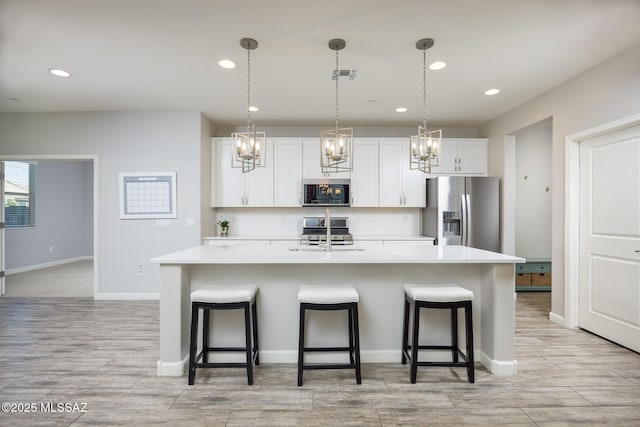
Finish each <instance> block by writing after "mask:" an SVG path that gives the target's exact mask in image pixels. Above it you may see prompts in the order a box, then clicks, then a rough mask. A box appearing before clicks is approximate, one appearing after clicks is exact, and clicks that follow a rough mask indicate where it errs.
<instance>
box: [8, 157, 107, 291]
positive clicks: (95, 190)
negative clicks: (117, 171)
mask: <svg viewBox="0 0 640 427" xmlns="http://www.w3.org/2000/svg"><path fill="white" fill-rule="evenodd" d="M19 160H35V161H37V160H42V161H45V160H61V161H64V160H69V161H73V160H85V161H92V162H93V298H94V299H95V298H96V295H98V289H100V288H99V286H98V285H99V283H98V213H99V210H98V200H99V199H98V156H97V155H95V154H53V155H43V154H22V155H15V154H12V155H0V161H19ZM1 208H3V209H4V207H1ZM0 243H1V244H2V245H3V247H2V254H3V256H4V254H5V253H6V250H5V249H6V248H5V247H4V244H5V239H2V242H0Z"/></svg>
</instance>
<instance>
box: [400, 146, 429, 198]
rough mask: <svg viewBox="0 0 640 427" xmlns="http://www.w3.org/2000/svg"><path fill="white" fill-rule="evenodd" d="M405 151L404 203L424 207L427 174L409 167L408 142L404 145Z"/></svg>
mask: <svg viewBox="0 0 640 427" xmlns="http://www.w3.org/2000/svg"><path fill="white" fill-rule="evenodd" d="M405 148H406V150H404V152H405V153H406V156H405V159H406V160H405V161H403V164H404V166H405V174H404V186H403V191H404V195H403V198H404V205H405V206H407V207H414V208H424V207H425V206H426V205H427V174H426V173H424V172H422V171H419V170H411V169H409V143H408V142H407V143H406V145H405Z"/></svg>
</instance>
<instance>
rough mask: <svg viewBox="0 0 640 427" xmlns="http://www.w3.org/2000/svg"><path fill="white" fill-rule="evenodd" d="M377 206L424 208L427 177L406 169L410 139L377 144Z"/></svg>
mask: <svg viewBox="0 0 640 427" xmlns="http://www.w3.org/2000/svg"><path fill="white" fill-rule="evenodd" d="M379 155H380V157H379V162H378V164H379V169H378V170H379V182H380V185H379V206H384V207H424V206H425V203H426V190H425V182H426V178H427V176H426V175H425V174H424V173H423V172H420V171H418V170H410V169H409V138H402V139H401V138H385V139H381V140H380V142H379Z"/></svg>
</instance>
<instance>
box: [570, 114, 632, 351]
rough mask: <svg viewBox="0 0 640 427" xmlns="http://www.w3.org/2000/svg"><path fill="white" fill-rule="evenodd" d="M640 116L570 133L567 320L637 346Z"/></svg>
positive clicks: (573, 325)
mask: <svg viewBox="0 0 640 427" xmlns="http://www.w3.org/2000/svg"><path fill="white" fill-rule="evenodd" d="M639 157H640V115H635V116H631V117H629V118H625V119H622V120H619V121H616V122H612V123H608V124H606V125H603V126H600V127H597V128H594V129H590V130H587V131H584V132H581V133H578V134H574V135H571V136H569V137H567V170H566V180H567V197H566V205H565V223H566V224H567V234H566V235H567V240H566V255H565V258H566V276H567V280H566V284H567V286H566V287H565V292H566V298H565V301H566V304H565V324H566V326H567V327H580V328H584V329H586V330H589V331H592V332H594V333H596V334H598V335H601V336H603V337H604V338H607V339H609V340H611V341H614V342H616V343H618V344H621V345H623V346H625V347H628V348H631V349H632V350H635V351H640V344H639V343H640V273H639V271H640V224H638V215H639V214H640V195H639V193H638V188H640V173H638V168H639V167H640V158H639Z"/></svg>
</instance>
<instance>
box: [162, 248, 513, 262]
mask: <svg viewBox="0 0 640 427" xmlns="http://www.w3.org/2000/svg"><path fill="white" fill-rule="evenodd" d="M151 262H152V263H156V264H247V263H250V264H372V263H373V264H377V263H385V264H514V263H523V262H525V259H523V258H519V257H514V256H511V255H504V254H500V253H496V252H489V251H485V250H481V249H476V248H471V247H468V246H431V245H423V246H407V247H402V246H379V247H366V248H363V247H358V246H334V247H333V248H332V252H326V251H325V250H324V248H321V247H313V246H303V245H292V246H290V247H287V246H252V245H246V246H233V245H229V246H209V245H202V246H195V247H193V248H189V249H185V250H182V251H178V252H173V253H170V254H167V255H163V256H160V257H156V258H153V259H152V260H151Z"/></svg>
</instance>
